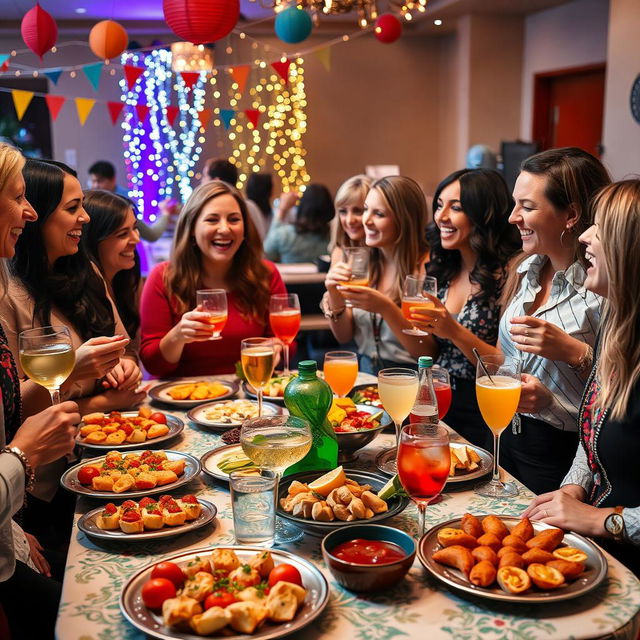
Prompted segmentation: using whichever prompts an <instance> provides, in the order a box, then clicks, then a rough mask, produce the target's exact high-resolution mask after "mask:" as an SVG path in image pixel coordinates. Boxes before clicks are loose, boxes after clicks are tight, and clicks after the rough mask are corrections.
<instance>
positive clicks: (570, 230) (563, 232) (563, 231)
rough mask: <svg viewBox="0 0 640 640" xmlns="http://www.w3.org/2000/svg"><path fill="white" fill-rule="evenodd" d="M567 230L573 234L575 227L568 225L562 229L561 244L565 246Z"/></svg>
mask: <svg viewBox="0 0 640 640" xmlns="http://www.w3.org/2000/svg"><path fill="white" fill-rule="evenodd" d="M567 231H568V232H569V233H570V234H571V235H573V227H567V228H566V229H563V230H562V233H561V234H560V246H561V247H564V234H565V233H567Z"/></svg>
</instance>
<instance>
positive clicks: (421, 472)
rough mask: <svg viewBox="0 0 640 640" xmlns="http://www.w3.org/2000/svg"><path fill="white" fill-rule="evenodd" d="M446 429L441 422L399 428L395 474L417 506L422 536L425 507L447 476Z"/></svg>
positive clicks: (432, 499)
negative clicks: (439, 423) (400, 429)
mask: <svg viewBox="0 0 640 640" xmlns="http://www.w3.org/2000/svg"><path fill="white" fill-rule="evenodd" d="M450 464H451V451H450V449H449V432H448V431H447V429H446V428H445V427H443V426H442V425H437V424H430V423H426V422H414V423H413V424H408V425H406V426H404V427H403V428H402V431H401V432H400V445H399V447H398V476H399V478H400V483H401V484H402V486H403V488H404V490H405V491H406V492H407V493H408V494H409V496H410V497H411V499H412V500H413V501H414V502H415V503H416V505H417V507H418V535H419V537H420V538H422V536H423V535H424V529H425V526H424V524H425V522H424V521H425V517H424V516H425V510H426V508H427V505H428V504H430V503H431V502H433V501H434V499H435V498H437V497H438V496H439V495H440V493H441V492H442V489H443V487H444V485H445V484H446V482H447V479H448V478H449V466H450Z"/></svg>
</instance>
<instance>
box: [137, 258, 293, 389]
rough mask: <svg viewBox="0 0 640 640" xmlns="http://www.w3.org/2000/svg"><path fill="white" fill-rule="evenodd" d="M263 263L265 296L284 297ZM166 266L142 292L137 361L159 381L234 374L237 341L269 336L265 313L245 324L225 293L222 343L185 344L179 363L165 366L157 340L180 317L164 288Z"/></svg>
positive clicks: (278, 280) (281, 286)
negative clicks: (226, 313) (266, 282)
mask: <svg viewBox="0 0 640 640" xmlns="http://www.w3.org/2000/svg"><path fill="white" fill-rule="evenodd" d="M264 263H265V264H266V265H267V267H268V268H269V272H270V273H271V281H270V283H269V292H270V293H271V294H274V293H287V289H286V288H285V286H284V282H282V278H281V277H280V273H279V272H278V270H277V269H276V267H275V265H274V264H273V263H272V262H268V261H267V260H265V261H264ZM167 264H168V263H167V262H162V263H160V264H158V265H156V266H155V267H154V269H153V271H152V272H151V273H150V274H149V277H148V278H147V281H146V282H145V285H144V289H143V291H142V299H141V301H140V330H141V346H140V359H141V360H142V363H143V364H144V366H145V368H146V369H147V371H149V373H151V374H153V375H155V376H160V377H168V376H172V377H180V376H202V375H211V374H222V373H234V372H235V368H234V365H235V363H236V362H238V360H240V341H241V340H243V339H244V338H253V337H259V336H264V335H272V334H271V330H270V327H269V314H268V312H267V313H266V314H265V317H264V320H263V321H262V322H259V321H257V320H256V319H255V318H253V317H252V318H250V319H249V320H247V319H246V318H244V317H243V316H242V315H241V313H240V311H239V309H238V306H237V296H236V294H235V293H233V292H231V293H229V292H228V293H227V306H228V311H229V317H228V320H227V324H226V325H225V328H224V329H223V331H222V339H221V340H206V341H202V342H191V343H189V344H185V345H184V349H183V351H182V356H181V358H180V360H179V361H178V362H177V363H175V364H174V363H172V362H167V360H165V359H164V357H163V356H162V353H160V340H162V338H164V336H165V335H166V334H167V333H168V332H169V330H170V329H171V328H172V327H174V326H175V325H176V324H178V322H179V321H180V318H181V317H182V314H180V313H178V312H177V311H176V308H175V306H174V305H173V304H172V303H171V301H170V299H169V295H168V294H167V290H166V288H165V286H164V272H165V269H166V268H167Z"/></svg>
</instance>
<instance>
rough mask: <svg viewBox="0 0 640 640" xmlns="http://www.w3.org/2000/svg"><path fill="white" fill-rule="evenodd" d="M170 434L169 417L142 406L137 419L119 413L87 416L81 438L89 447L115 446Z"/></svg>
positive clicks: (83, 423) (80, 432) (81, 428)
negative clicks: (91, 445)
mask: <svg viewBox="0 0 640 640" xmlns="http://www.w3.org/2000/svg"><path fill="white" fill-rule="evenodd" d="M167 433H169V427H168V426H167V417H166V416H165V415H164V413H160V412H159V411H153V410H152V409H151V408H150V407H140V409H139V410H138V415H137V416H123V415H122V414H121V413H120V412H119V411H112V412H111V413H109V414H104V413H90V414H88V415H86V416H83V418H82V423H81V427H80V431H79V435H80V439H81V440H82V441H83V442H86V443H87V444H103V445H111V446H115V445H119V444H122V443H123V442H131V443H139V442H145V441H146V440H153V439H154V438H159V437H160V436H165V435H167Z"/></svg>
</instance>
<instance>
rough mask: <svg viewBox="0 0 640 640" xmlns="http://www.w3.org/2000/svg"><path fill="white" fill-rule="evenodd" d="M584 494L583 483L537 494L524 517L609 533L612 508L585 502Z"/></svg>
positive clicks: (580, 530) (585, 532)
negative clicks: (606, 529)
mask: <svg viewBox="0 0 640 640" xmlns="http://www.w3.org/2000/svg"><path fill="white" fill-rule="evenodd" d="M584 497H585V492H584V489H583V488H582V487H579V486H577V485H566V486H565V487H562V488H561V489H558V490H557V491H551V492H550V493H543V494H542V495H539V496H537V497H536V498H534V499H533V501H532V502H531V504H530V505H529V507H528V508H527V510H526V511H525V512H524V513H523V514H522V516H521V517H522V518H530V519H531V520H537V521H539V522H543V523H544V524H549V525H551V526H554V527H560V528H561V529H565V530H571V531H575V532H577V533H581V534H583V535H586V536H601V535H605V529H604V519H605V517H606V515H607V514H608V512H609V511H606V512H605V510H604V509H599V508H598V507H592V506H591V505H589V504H585V503H584V502H583V500H584ZM611 511H612V510H611Z"/></svg>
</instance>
